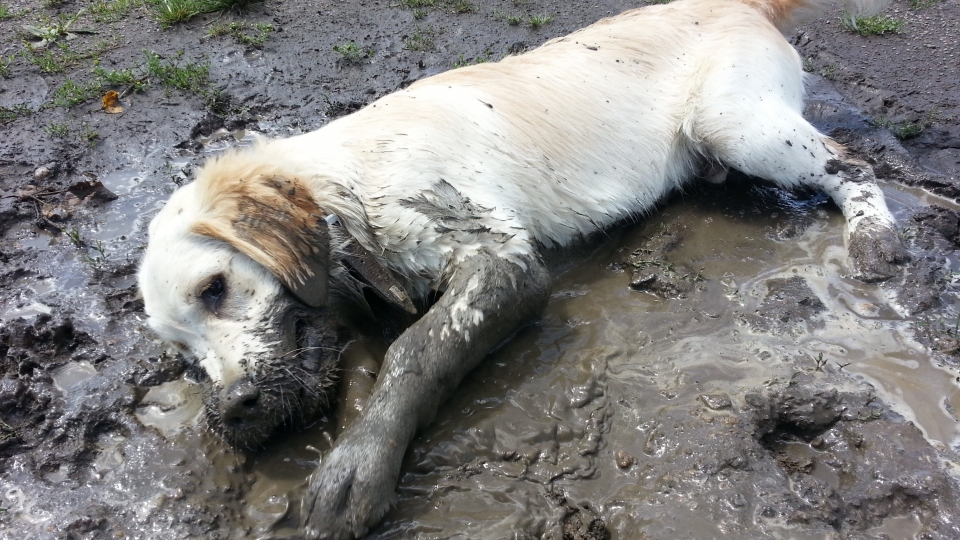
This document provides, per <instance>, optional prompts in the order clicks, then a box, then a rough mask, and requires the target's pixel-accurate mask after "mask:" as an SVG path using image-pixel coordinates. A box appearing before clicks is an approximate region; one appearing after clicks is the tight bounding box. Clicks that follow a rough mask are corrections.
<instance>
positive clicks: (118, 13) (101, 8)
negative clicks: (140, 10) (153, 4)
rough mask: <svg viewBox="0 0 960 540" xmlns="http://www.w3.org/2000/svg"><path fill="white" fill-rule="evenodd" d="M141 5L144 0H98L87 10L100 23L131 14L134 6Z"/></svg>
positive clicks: (111, 21)
mask: <svg viewBox="0 0 960 540" xmlns="http://www.w3.org/2000/svg"><path fill="white" fill-rule="evenodd" d="M140 5H143V0H98V1H97V2H94V3H93V5H91V6H90V7H89V8H87V11H88V12H89V13H90V14H91V15H93V20H94V21H96V22H98V23H114V22H117V21H119V20H121V19H123V18H124V17H126V16H127V15H129V14H130V11H131V10H132V9H133V8H135V7H137V6H140Z"/></svg>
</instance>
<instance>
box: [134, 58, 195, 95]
mask: <svg viewBox="0 0 960 540" xmlns="http://www.w3.org/2000/svg"><path fill="white" fill-rule="evenodd" d="M144 55H146V57H147V76H149V77H151V78H156V79H157V81H159V82H160V84H162V85H163V86H168V87H172V88H176V89H178V90H183V91H185V92H192V93H195V94H201V95H204V94H206V93H207V87H208V79H209V77H210V63H209V62H207V63H203V64H200V63H196V62H187V63H182V60H183V51H180V52H178V53H177V58H176V60H175V61H170V60H166V61H165V60H163V59H162V58H160V55H158V54H157V53H155V52H150V51H144Z"/></svg>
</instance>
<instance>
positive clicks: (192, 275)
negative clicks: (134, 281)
mask: <svg viewBox="0 0 960 540" xmlns="http://www.w3.org/2000/svg"><path fill="white" fill-rule="evenodd" d="M231 158H233V161H236V162H238V163H236V164H231ZM328 227H329V226H328V224H327V222H326V221H325V220H324V210H323V209H322V208H320V206H319V205H318V204H317V202H316V201H315V200H314V198H313V197H312V196H311V194H310V192H309V189H308V187H307V186H306V185H304V183H303V181H302V180H300V179H297V178H291V177H290V176H284V175H282V174H279V173H278V172H277V171H275V170H271V168H270V167H267V166H262V165H256V164H244V160H243V159H239V158H238V156H237V155H236V154H234V155H230V156H226V157H224V158H221V159H220V160H217V161H214V162H213V163H211V164H209V165H208V166H207V167H205V168H204V169H203V171H201V173H200V174H199V176H198V178H197V180H196V181H195V182H194V183H192V184H190V185H187V186H185V187H183V188H181V189H180V190H178V191H177V192H175V193H174V194H173V195H172V196H171V198H170V200H169V201H168V203H167V205H166V206H165V207H164V208H163V210H161V211H160V213H159V214H157V216H156V217H155V218H154V220H153V221H152V222H151V224H150V230H149V234H150V241H149V245H148V246H147V250H146V253H145V255H144V258H143V262H142V264H141V267H140V273H139V276H138V277H139V284H140V290H141V291H142V294H143V299H144V303H145V306H146V312H147V315H148V316H149V324H150V327H151V328H152V329H153V330H154V331H155V332H156V333H157V334H158V335H159V336H160V337H161V338H162V339H164V340H166V341H168V342H169V343H171V344H173V345H174V346H175V347H176V348H177V349H179V350H180V351H181V352H182V353H183V354H184V355H185V356H187V357H188V358H192V359H193V360H194V361H195V365H196V366H198V367H199V368H200V370H199V371H201V372H202V374H203V375H202V376H203V377H204V378H205V379H206V381H205V392H204V399H205V403H206V409H207V415H208V418H209V419H210V424H211V426H213V427H214V428H215V429H217V430H218V431H220V432H221V433H222V435H223V436H224V438H225V439H226V440H227V441H228V442H230V443H232V444H235V445H237V446H242V447H251V446H255V445H257V444H259V443H260V442H262V440H263V439H264V438H265V437H267V436H268V435H270V434H271V433H272V432H273V431H274V430H275V429H276V428H278V427H281V426H283V425H291V424H294V425H295V424H297V423H299V422H300V421H302V420H308V419H310V418H311V417H313V416H314V415H315V414H316V413H317V412H318V411H319V410H320V409H322V408H323V407H324V406H326V405H327V403H328V400H329V396H330V394H331V392H330V387H331V386H332V380H333V379H332V375H333V369H334V366H335V359H336V358H335V357H336V356H337V354H338V352H337V351H335V350H334V349H335V338H334V334H333V328H331V326H332V323H331V322H330V321H329V319H328V317H327V316H326V313H325V308H326V303H327V287H328V283H327V282H328V276H329V269H330V261H331V257H330V235H329V231H328Z"/></svg>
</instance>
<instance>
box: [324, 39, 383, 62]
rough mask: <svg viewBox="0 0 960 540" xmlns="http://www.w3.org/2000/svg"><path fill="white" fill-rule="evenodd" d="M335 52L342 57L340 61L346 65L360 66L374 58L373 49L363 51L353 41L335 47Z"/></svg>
mask: <svg viewBox="0 0 960 540" xmlns="http://www.w3.org/2000/svg"><path fill="white" fill-rule="evenodd" d="M333 50H334V52H336V53H337V54H339V55H340V61H341V62H343V63H345V64H359V63H361V62H363V61H364V60H365V59H367V58H370V57H372V56H373V49H361V48H360V47H358V46H357V44H356V43H354V42H352V41H350V42H348V43H340V44H337V45H334V46H333Z"/></svg>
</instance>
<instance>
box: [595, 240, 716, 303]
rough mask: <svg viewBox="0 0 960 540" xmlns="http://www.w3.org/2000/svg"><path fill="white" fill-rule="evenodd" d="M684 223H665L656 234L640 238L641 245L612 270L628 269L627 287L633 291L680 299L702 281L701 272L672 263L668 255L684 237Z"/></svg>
mask: <svg viewBox="0 0 960 540" xmlns="http://www.w3.org/2000/svg"><path fill="white" fill-rule="evenodd" d="M684 228H685V227H684V226H683V225H681V224H677V223H670V224H664V226H663V227H661V228H660V230H658V231H657V232H656V233H655V234H653V235H652V236H649V237H645V238H644V239H643V245H642V246H641V247H639V248H637V249H635V250H633V252H632V253H631V254H630V255H629V256H628V257H627V258H625V259H624V260H623V261H621V262H619V263H616V264H614V265H612V266H613V268H612V269H613V270H618V271H629V272H630V288H631V289H633V290H635V291H642V292H646V293H650V294H653V295H655V296H659V297H661V298H679V297H682V296H684V295H686V294H687V293H689V292H690V291H692V290H693V288H694V287H695V286H696V284H697V282H700V281H703V277H702V276H701V275H700V272H699V271H697V270H694V269H692V268H690V267H689V265H687V264H686V263H673V262H670V261H668V260H667V255H668V254H669V253H670V252H671V251H673V250H674V249H676V248H677V246H679V245H680V243H681V242H682V241H683V238H684V234H683V232H684Z"/></svg>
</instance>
